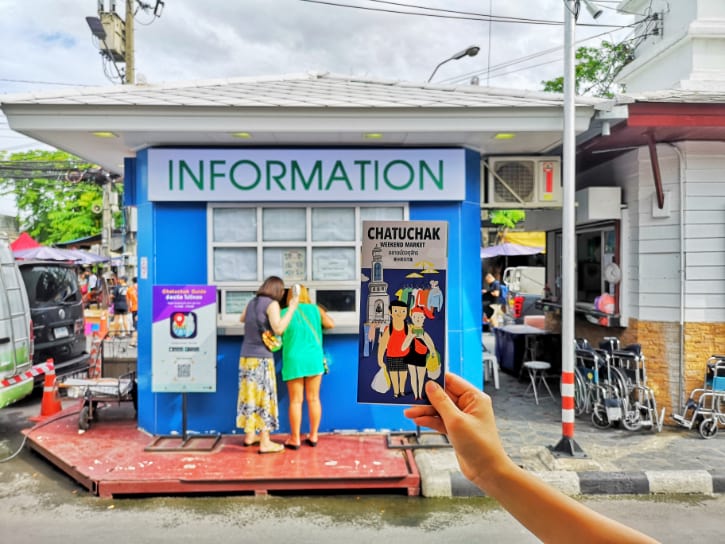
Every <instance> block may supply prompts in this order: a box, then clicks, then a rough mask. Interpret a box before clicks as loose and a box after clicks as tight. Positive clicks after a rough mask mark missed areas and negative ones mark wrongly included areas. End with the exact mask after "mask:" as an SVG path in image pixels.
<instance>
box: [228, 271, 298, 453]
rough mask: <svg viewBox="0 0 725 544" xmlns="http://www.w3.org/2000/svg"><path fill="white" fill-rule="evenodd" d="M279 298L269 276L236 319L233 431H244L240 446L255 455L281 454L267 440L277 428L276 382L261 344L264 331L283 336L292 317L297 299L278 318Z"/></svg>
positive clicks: (278, 286)
mask: <svg viewBox="0 0 725 544" xmlns="http://www.w3.org/2000/svg"><path fill="white" fill-rule="evenodd" d="M283 296H284V282H283V281H282V279H281V278H279V277H277V276H270V277H268V278H267V279H266V280H264V283H262V285H261V287H260V288H259V289H258V290H257V293H256V296H255V297H254V298H253V299H252V300H250V301H249V303H248V304H247V307H246V308H244V311H243V312H242V315H241V317H240V318H239V320H240V321H241V322H242V323H244V342H243V343H242V352H241V355H240V358H239V396H238V398H237V427H239V428H240V429H244V445H245V446H252V445H254V444H259V453H279V452H281V451H284V446H283V445H282V444H279V443H277V442H273V441H272V439H271V438H270V432H271V431H274V430H277V429H278V428H279V409H278V406H277V378H276V375H275V370H274V355H273V354H272V352H271V351H270V350H269V348H267V346H266V345H265V344H264V341H263V340H262V331H264V330H271V331H272V332H273V333H274V334H276V335H281V334H282V333H284V331H285V329H286V328H287V326H288V325H289V323H290V320H291V319H292V317H293V316H294V314H295V310H296V309H297V304H298V297H292V298H291V300H290V301H289V305H288V308H287V312H286V314H285V316H284V317H282V315H281V311H280V305H279V303H280V301H281V300H282V297H283Z"/></svg>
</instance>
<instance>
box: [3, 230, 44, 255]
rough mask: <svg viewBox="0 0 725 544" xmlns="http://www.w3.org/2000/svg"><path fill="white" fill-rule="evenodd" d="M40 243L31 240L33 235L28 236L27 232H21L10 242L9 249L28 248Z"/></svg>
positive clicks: (37, 245)
mask: <svg viewBox="0 0 725 544" xmlns="http://www.w3.org/2000/svg"><path fill="white" fill-rule="evenodd" d="M39 246H40V244H39V243H38V242H36V241H35V240H33V237H32V236H30V234H28V233H27V232H21V233H20V236H18V238H17V239H16V240H15V241H14V242H13V243H12V244H10V249H12V250H13V251H19V250H21V249H30V248H32V247H39Z"/></svg>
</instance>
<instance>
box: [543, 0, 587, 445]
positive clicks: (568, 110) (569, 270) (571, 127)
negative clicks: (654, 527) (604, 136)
mask: <svg viewBox="0 0 725 544" xmlns="http://www.w3.org/2000/svg"><path fill="white" fill-rule="evenodd" d="M578 4H579V0H564V134H563V158H562V160H563V188H562V198H563V205H562V233H561V239H562V263H561V294H562V303H561V430H562V437H561V440H560V441H559V442H558V443H557V444H556V445H555V446H549V448H550V449H551V451H552V452H553V453H554V454H555V455H569V456H573V457H586V454H585V453H584V452H583V451H582V449H581V448H580V447H579V445H578V444H577V443H576V442H575V441H574V304H575V298H574V297H575V296H576V293H575V290H574V284H575V281H576V218H575V206H576V201H575V198H574V193H575V191H576V125H575V116H576V103H575V100H576V92H575V79H574V32H575V25H576V20H575V18H574V11H575V10H577V9H578Z"/></svg>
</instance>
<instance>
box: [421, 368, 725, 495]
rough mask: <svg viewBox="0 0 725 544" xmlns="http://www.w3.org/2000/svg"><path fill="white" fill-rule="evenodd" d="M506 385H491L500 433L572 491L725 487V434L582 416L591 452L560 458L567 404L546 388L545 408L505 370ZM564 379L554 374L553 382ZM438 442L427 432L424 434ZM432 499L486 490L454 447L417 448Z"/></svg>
mask: <svg viewBox="0 0 725 544" xmlns="http://www.w3.org/2000/svg"><path fill="white" fill-rule="evenodd" d="M499 382H500V389H498V390H496V389H494V387H493V384H492V383H491V384H486V387H485V391H486V393H488V394H489V395H490V396H491V398H492V400H493V408H494V412H495V414H496V421H497V423H498V428H499V435H500V436H501V439H502V441H503V444H504V448H505V449H506V452H507V453H508V454H509V456H510V457H511V458H512V459H513V460H514V461H515V462H516V463H517V464H518V465H520V466H522V467H524V468H525V469H527V470H530V471H532V472H535V473H537V474H538V475H539V476H540V477H541V478H542V479H544V480H545V481H547V482H548V483H550V484H552V485H553V486H555V487H557V488H558V489H560V490H561V491H563V492H564V493H566V494H568V495H580V494H649V493H670V494H675V493H703V494H710V493H725V437H724V436H722V435H720V434H718V435H717V436H715V437H714V438H711V439H709V440H705V439H703V438H701V437H700V435H699V434H698V432H697V431H696V430H687V429H685V428H684V427H668V426H665V427H664V428H663V430H662V432H660V433H657V432H656V431H650V430H646V429H643V430H640V431H636V432H630V431H626V430H623V429H617V428H610V429H605V430H600V429H597V428H596V427H594V426H593V425H592V423H591V420H590V417H589V416H588V415H587V416H582V417H581V418H577V420H576V427H575V433H574V440H575V441H576V443H577V444H578V445H579V447H580V448H581V449H582V450H583V452H584V454H585V455H586V457H585V458H574V457H568V456H567V457H558V458H557V457H555V456H554V455H553V454H552V453H551V451H550V449H549V446H555V445H556V444H557V443H558V442H559V440H560V439H561V437H562V431H561V404H560V402H559V396H558V389H556V388H554V387H552V390H553V391H554V393H555V395H556V396H557V402H554V401H552V400H551V397H549V396H548V394H547V393H546V392H544V396H540V402H539V405H538V406H537V405H536V404H535V402H534V399H533V397H531V396H524V391H525V389H526V385H527V384H526V383H525V382H519V381H518V379H517V378H515V377H513V376H511V375H509V374H506V373H503V372H501V373H499ZM555 382H556V380H551V382H550V384H551V385H552V386H553V385H554V384H555ZM423 439H424V440H437V439H438V437H435V436H423V437H421V440H423ZM415 460H416V464H417V465H418V469H419V471H420V475H421V482H422V489H421V492H422V495H424V496H426V497H461V496H478V495H481V494H482V493H481V492H480V490H478V489H477V488H475V487H474V486H473V485H472V484H471V483H470V482H469V481H468V480H466V479H465V478H464V477H463V475H462V474H461V473H460V470H459V467H458V463H457V461H456V459H455V454H454V453H453V451H452V450H447V449H446V450H441V449H436V450H425V449H419V450H416V451H415Z"/></svg>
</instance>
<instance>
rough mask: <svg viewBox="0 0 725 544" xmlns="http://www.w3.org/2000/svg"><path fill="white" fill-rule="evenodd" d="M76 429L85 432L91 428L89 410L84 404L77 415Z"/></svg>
mask: <svg viewBox="0 0 725 544" xmlns="http://www.w3.org/2000/svg"><path fill="white" fill-rule="evenodd" d="M78 428H79V429H80V430H81V431H87V430H88V429H90V428H91V408H90V407H89V406H88V405H87V404H85V405H83V408H81V412H80V414H78Z"/></svg>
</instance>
